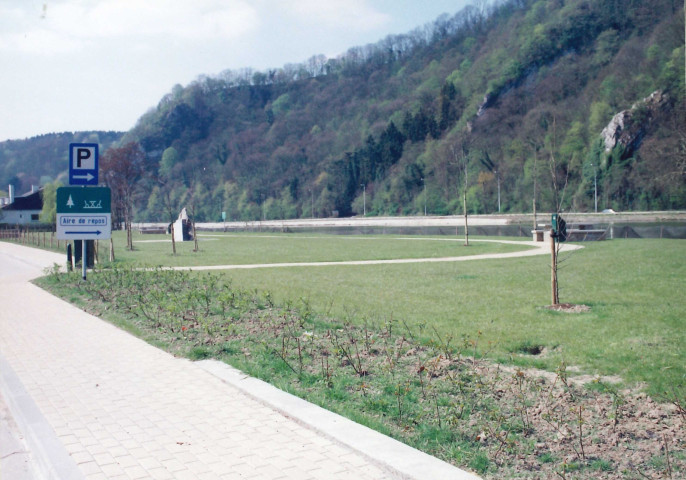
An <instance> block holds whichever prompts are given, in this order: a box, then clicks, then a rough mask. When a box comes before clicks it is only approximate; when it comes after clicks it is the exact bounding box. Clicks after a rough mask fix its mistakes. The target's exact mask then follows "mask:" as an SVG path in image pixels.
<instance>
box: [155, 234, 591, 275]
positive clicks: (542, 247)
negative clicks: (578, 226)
mask: <svg viewBox="0 0 686 480" xmlns="http://www.w3.org/2000/svg"><path fill="white" fill-rule="evenodd" d="M403 240H417V241H423V240H433V241H446V242H462V241H463V240H462V239H455V238H446V239H436V238H426V239H424V238H403ZM471 242H491V243H504V244H509V245H521V246H529V247H532V248H531V249H528V250H521V251H517V252H509V253H485V254H480V255H461V256H455V257H438V258H396V259H386V260H346V261H338V262H284V263H257V264H247V265H239V264H234V265H196V266H182V267H168V268H170V269H172V270H238V269H253V268H276V267H324V266H341V265H382V264H401V263H439V262H440V263H443V262H462V261H466V260H488V259H494V258H519V257H530V256H534V255H550V244H548V243H547V242H543V243H541V242H533V241H517V240H471ZM580 248H583V246H581V245H573V244H563V245H561V251H563V252H564V251H572V250H578V249H580Z"/></svg>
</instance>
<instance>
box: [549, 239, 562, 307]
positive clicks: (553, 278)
mask: <svg viewBox="0 0 686 480" xmlns="http://www.w3.org/2000/svg"><path fill="white" fill-rule="evenodd" d="M550 257H551V266H550V287H551V292H552V301H553V305H557V304H559V303H560V296H559V292H558V289H557V249H556V248H555V237H554V236H553V231H552V230H550Z"/></svg>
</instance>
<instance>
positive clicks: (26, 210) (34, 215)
mask: <svg viewBox="0 0 686 480" xmlns="http://www.w3.org/2000/svg"><path fill="white" fill-rule="evenodd" d="M41 210H43V198H42V197H41V189H32V190H31V192H29V193H27V194H24V195H22V196H21V197H16V198H15V197H14V188H13V187H12V186H11V185H10V197H9V203H8V204H6V205H3V206H2V207H0V223H5V224H8V225H29V224H34V223H35V224H38V223H40V221H39V220H38V218H39V217H40V212H41Z"/></svg>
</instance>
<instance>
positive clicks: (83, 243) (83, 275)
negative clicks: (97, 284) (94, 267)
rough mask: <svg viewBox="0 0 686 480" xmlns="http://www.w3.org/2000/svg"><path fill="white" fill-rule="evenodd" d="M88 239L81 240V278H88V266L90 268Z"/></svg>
mask: <svg viewBox="0 0 686 480" xmlns="http://www.w3.org/2000/svg"><path fill="white" fill-rule="evenodd" d="M86 244H87V243H86V241H85V240H81V278H83V279H84V280H86V268H88V251H87V250H86V249H87V248H88V247H87V246H86Z"/></svg>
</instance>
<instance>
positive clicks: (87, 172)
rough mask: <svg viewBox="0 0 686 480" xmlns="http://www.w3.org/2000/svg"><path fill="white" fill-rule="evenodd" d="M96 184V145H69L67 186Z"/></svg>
mask: <svg viewBox="0 0 686 480" xmlns="http://www.w3.org/2000/svg"><path fill="white" fill-rule="evenodd" d="M97 184H98V144H97V143H70V144H69V185H97Z"/></svg>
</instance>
